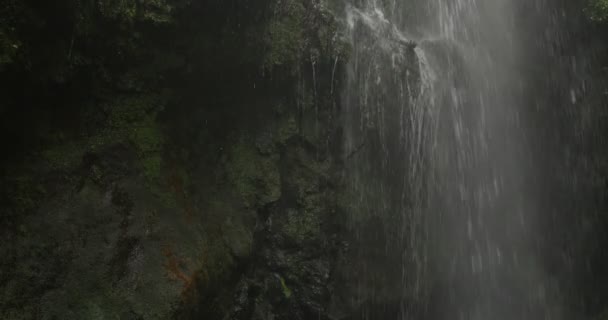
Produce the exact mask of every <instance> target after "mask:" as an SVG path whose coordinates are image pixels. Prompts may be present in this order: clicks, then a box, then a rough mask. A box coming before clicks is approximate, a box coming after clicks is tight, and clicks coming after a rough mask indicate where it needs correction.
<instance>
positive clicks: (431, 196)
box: [344, 0, 559, 320]
mask: <svg viewBox="0 0 608 320" xmlns="http://www.w3.org/2000/svg"><path fill="white" fill-rule="evenodd" d="M407 2H408V1H406V0H395V1H393V2H390V3H389V4H388V5H385V6H382V5H381V4H380V3H379V2H378V1H376V0H368V1H365V2H364V3H363V4H360V5H359V6H358V7H357V6H355V5H348V6H347V13H346V16H347V22H348V23H347V24H348V28H349V37H350V39H349V40H350V42H351V44H352V46H353V57H352V60H351V61H350V63H349V77H348V83H347V89H346V92H345V93H344V96H345V106H346V109H347V110H346V112H347V116H348V117H347V120H346V122H347V130H346V139H347V143H346V144H347V145H346V150H347V152H349V153H352V154H355V153H357V152H359V150H360V149H364V151H363V152H360V154H358V155H357V156H356V157H353V159H352V161H351V162H350V163H349V164H348V166H349V167H348V175H349V179H350V182H351V186H352V189H353V192H354V193H355V194H357V195H358V204H357V205H358V207H359V208H360V210H361V211H362V212H364V213H359V214H358V215H357V216H361V215H364V214H365V212H367V213H368V214H370V213H371V214H372V215H378V216H380V217H382V218H383V219H384V221H394V222H395V223H399V224H401V228H400V229H398V230H397V231H394V230H393V229H391V228H390V227H388V228H387V232H388V233H390V232H393V231H394V232H395V233H396V234H395V235H393V238H390V237H389V238H390V239H398V240H394V241H395V243H391V244H387V248H392V247H395V246H396V247H398V248H399V250H401V254H402V257H401V264H402V270H403V271H402V281H401V284H400V285H401V288H402V304H403V306H402V312H401V317H402V318H403V319H410V318H412V319H418V318H416V317H420V316H421V315H424V316H425V317H430V318H433V319H446V320H447V319H463V320H473V319H474V320H503V319H504V320H522V319H559V314H557V312H556V311H554V310H553V308H552V307H551V304H552V303H553V302H552V301H550V300H551V297H550V291H551V289H550V288H549V287H550V285H549V283H548V282H549V281H548V279H546V277H545V276H544V275H543V274H542V272H541V271H540V268H539V267H538V266H537V262H536V261H537V258H536V257H535V253H534V250H533V246H534V244H533V243H532V240H531V238H530V237H529V235H530V234H531V233H532V232H534V230H533V229H532V228H533V225H534V221H535V219H536V213H535V203H534V200H535V199H533V198H532V197H531V196H529V194H530V190H528V189H527V188H528V187H527V186H526V184H525V180H526V179H525V177H526V175H527V172H528V171H529V170H531V169H532V168H531V165H530V160H529V158H528V154H529V152H530V150H528V149H527V148H528V147H527V143H526V132H525V130H524V128H525V125H523V124H522V122H523V121H525V119H524V120H522V119H521V116H520V114H521V109H520V108H522V104H521V101H522V100H523V98H524V97H522V95H523V92H522V91H521V90H520V89H519V84H520V82H521V79H520V77H521V75H519V74H518V72H517V71H516V70H514V68H513V66H514V65H516V64H517V59H518V57H519V56H520V52H519V51H520V50H521V48H520V44H519V43H518V41H517V36H518V35H517V33H516V28H515V25H514V22H513V20H512V16H513V14H514V12H513V10H514V7H513V6H512V5H511V3H512V1H508V0H493V1H482V0H430V1H428V0H419V1H409V2H411V3H410V4H414V3H416V2H421V3H418V4H417V6H418V8H423V10H422V11H423V12H424V13H425V17H426V19H424V21H425V23H424V25H422V26H419V27H418V28H416V30H411V31H410V30H407V27H408V23H407V19H408V15H407V13H404V12H403V11H402V10H403V8H405V7H407V5H406V4H407ZM410 7H411V6H410ZM411 43H416V44H417V46H416V48H415V49H414V50H412V49H411V48H412V45H411ZM411 53H413V54H411ZM414 63H415V65H414ZM387 252H392V251H391V249H387ZM388 254H392V253H388ZM412 305H417V307H416V308H412V307H411V306H412ZM420 305H422V306H420ZM372 318H373V317H372Z"/></svg>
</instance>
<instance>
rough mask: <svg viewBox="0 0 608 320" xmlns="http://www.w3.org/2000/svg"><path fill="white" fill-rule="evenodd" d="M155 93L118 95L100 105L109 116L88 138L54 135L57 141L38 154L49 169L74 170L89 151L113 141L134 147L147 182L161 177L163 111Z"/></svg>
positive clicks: (103, 146)
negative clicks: (159, 117) (159, 118)
mask: <svg viewBox="0 0 608 320" xmlns="http://www.w3.org/2000/svg"><path fill="white" fill-rule="evenodd" d="M161 101H162V99H161V97H160V96H158V95H136V96H128V97H120V98H118V99H115V100H113V101H112V102H110V103H107V104H105V105H104V106H103V108H104V109H106V110H107V113H108V116H107V119H106V120H105V124H104V126H103V129H102V130H99V132H97V133H96V134H94V135H92V136H88V137H81V138H79V139H68V138H66V137H64V136H63V135H61V134H57V136H58V137H59V138H57V140H59V141H58V142H56V143H51V146H50V147H48V148H46V149H44V150H42V152H41V156H42V158H43V159H44V160H46V162H47V164H48V165H49V167H50V169H52V170H70V169H74V168H75V167H76V166H77V165H78V164H80V162H81V161H82V158H83V156H84V155H85V154H86V153H88V152H93V153H96V152H102V151H103V150H104V149H105V148H107V147H109V146H112V145H116V144H129V145H131V146H133V147H134V150H135V152H136V153H137V155H138V159H139V161H140V163H141V168H142V170H143V174H144V176H145V177H146V178H147V179H148V182H150V183H157V182H158V181H159V179H160V177H161V168H162V149H163V145H164V143H165V139H164V134H163V132H162V130H161V128H160V125H159V124H158V122H157V121H156V117H157V114H158V112H159V111H160V110H162V103H161Z"/></svg>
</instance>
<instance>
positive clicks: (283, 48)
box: [264, 0, 305, 69]
mask: <svg viewBox="0 0 608 320" xmlns="http://www.w3.org/2000/svg"><path fill="white" fill-rule="evenodd" d="M278 11H279V12H278V13H277V15H276V17H277V18H275V20H273V21H272V22H271V23H270V24H269V25H268V31H267V39H266V45H267V47H268V50H267V54H266V58H265V62H264V66H265V68H266V69H273V68H275V67H277V66H291V67H294V66H296V65H297V64H298V63H299V61H300V59H301V56H302V52H303V50H304V48H305V43H304V41H305V36H304V15H305V8H304V6H303V5H302V3H300V2H299V1H298V0H288V1H286V2H285V3H284V4H282V5H281V6H280V8H279V10H278Z"/></svg>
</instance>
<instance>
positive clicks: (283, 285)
mask: <svg viewBox="0 0 608 320" xmlns="http://www.w3.org/2000/svg"><path fill="white" fill-rule="evenodd" d="M279 281H280V282H281V289H282V290H283V296H285V298H287V299H289V298H291V296H292V294H293V292H291V289H289V287H288V286H287V284H286V283H285V279H284V278H283V277H281V276H279Z"/></svg>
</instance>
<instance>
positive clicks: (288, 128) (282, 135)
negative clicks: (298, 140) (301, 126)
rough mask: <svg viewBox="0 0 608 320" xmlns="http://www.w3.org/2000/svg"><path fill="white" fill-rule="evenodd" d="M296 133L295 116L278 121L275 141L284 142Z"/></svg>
mask: <svg viewBox="0 0 608 320" xmlns="http://www.w3.org/2000/svg"><path fill="white" fill-rule="evenodd" d="M296 134H298V124H297V122H296V119H295V117H289V118H286V119H285V120H283V121H282V122H280V123H279V126H278V128H277V142H278V143H279V144H284V143H285V142H286V141H287V140H288V139H289V138H291V137H293V136H295V135H296Z"/></svg>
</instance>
